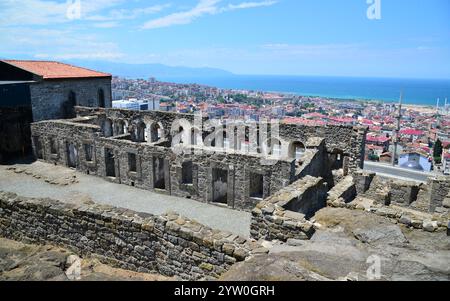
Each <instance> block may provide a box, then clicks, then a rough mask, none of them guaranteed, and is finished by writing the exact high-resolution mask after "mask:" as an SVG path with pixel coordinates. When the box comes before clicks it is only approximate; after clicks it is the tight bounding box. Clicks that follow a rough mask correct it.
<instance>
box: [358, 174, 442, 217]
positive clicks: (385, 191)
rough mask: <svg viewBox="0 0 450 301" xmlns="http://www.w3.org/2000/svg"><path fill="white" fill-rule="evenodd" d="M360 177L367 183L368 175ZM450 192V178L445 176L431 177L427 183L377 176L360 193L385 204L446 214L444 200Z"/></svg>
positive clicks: (360, 179) (361, 180)
mask: <svg viewBox="0 0 450 301" xmlns="http://www.w3.org/2000/svg"><path fill="white" fill-rule="evenodd" d="M358 179H359V180H358V181H360V183H361V182H364V183H367V179H368V177H364V176H359V177H358ZM357 186H358V184H357ZM360 186H362V185H360ZM449 192H450V178H449V177H445V176H442V177H435V178H429V179H428V182H427V183H426V184H420V183H417V182H413V181H402V180H393V179H387V178H383V177H379V176H375V177H374V178H373V180H372V181H370V188H369V189H368V190H367V191H365V192H364V193H361V194H360V193H358V195H361V196H364V197H367V198H370V199H373V200H375V201H376V202H377V203H380V204H383V205H390V204H393V205H397V206H403V207H408V208H411V209H415V210H419V211H423V212H430V213H438V214H445V213H447V212H448V208H446V207H445V206H444V200H445V198H446V196H447V194H448V193H449Z"/></svg>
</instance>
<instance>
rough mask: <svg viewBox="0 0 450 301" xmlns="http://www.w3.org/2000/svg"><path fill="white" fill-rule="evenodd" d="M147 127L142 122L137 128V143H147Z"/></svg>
mask: <svg viewBox="0 0 450 301" xmlns="http://www.w3.org/2000/svg"><path fill="white" fill-rule="evenodd" d="M146 130H147V125H146V124H145V123H144V122H140V123H138V124H137V126H136V132H135V136H136V142H147V139H146V138H147V135H146Z"/></svg>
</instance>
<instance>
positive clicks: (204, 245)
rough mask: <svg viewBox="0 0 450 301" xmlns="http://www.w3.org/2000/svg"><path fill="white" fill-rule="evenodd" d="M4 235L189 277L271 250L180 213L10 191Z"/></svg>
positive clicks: (0, 202) (0, 220)
mask: <svg viewBox="0 0 450 301" xmlns="http://www.w3.org/2000/svg"><path fill="white" fill-rule="evenodd" d="M0 236H2V237H6V238H10V239H14V240H19V241H26V242H33V243H40V244H45V243H52V244H56V245H59V246H62V247H66V248H69V249H71V250H73V251H75V252H77V253H78V254H80V255H82V256H84V255H87V256H91V255H95V256H97V257H99V258H100V259H101V260H102V261H103V262H105V263H108V264H112V265H114V266H117V267H120V268H124V269H129V270H134V271H140V272H158V273H161V274H163V275H166V276H178V277H180V278H181V279H185V280H200V279H215V278H218V277H219V276H220V275H222V274H223V273H224V272H225V271H227V270H228V269H229V268H230V266H231V265H233V264H234V263H236V262H238V261H243V260H244V259H245V258H247V257H248V256H250V255H251V253H252V252H255V253H258V252H266V250H265V249H264V248H261V247H260V246H259V245H258V244H257V243H253V242H251V241H248V240H247V239H245V238H242V237H239V236H237V235H233V234H231V233H227V232H222V231H218V230H212V229H210V228H207V227H205V226H203V225H201V224H199V223H197V222H195V221H193V220H188V219H185V218H183V217H181V216H179V215H178V214H176V213H168V214H166V215H163V216H153V215H150V214H144V213H137V212H133V211H130V210H126V209H121V208H115V207H111V206H105V205H74V204H66V203H61V202H59V201H55V200H49V199H29V198H22V197H18V196H17V195H15V194H11V193H4V192H0Z"/></svg>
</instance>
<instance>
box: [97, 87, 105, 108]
mask: <svg viewBox="0 0 450 301" xmlns="http://www.w3.org/2000/svg"><path fill="white" fill-rule="evenodd" d="M98 106H99V107H100V108H104V107H105V91H103V89H98Z"/></svg>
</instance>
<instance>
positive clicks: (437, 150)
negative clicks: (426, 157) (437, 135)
mask: <svg viewBox="0 0 450 301" xmlns="http://www.w3.org/2000/svg"><path fill="white" fill-rule="evenodd" d="M442 150H443V148H442V142H441V140H439V139H438V140H437V141H436V143H435V144H434V147H433V157H435V158H441V156H442Z"/></svg>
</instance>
